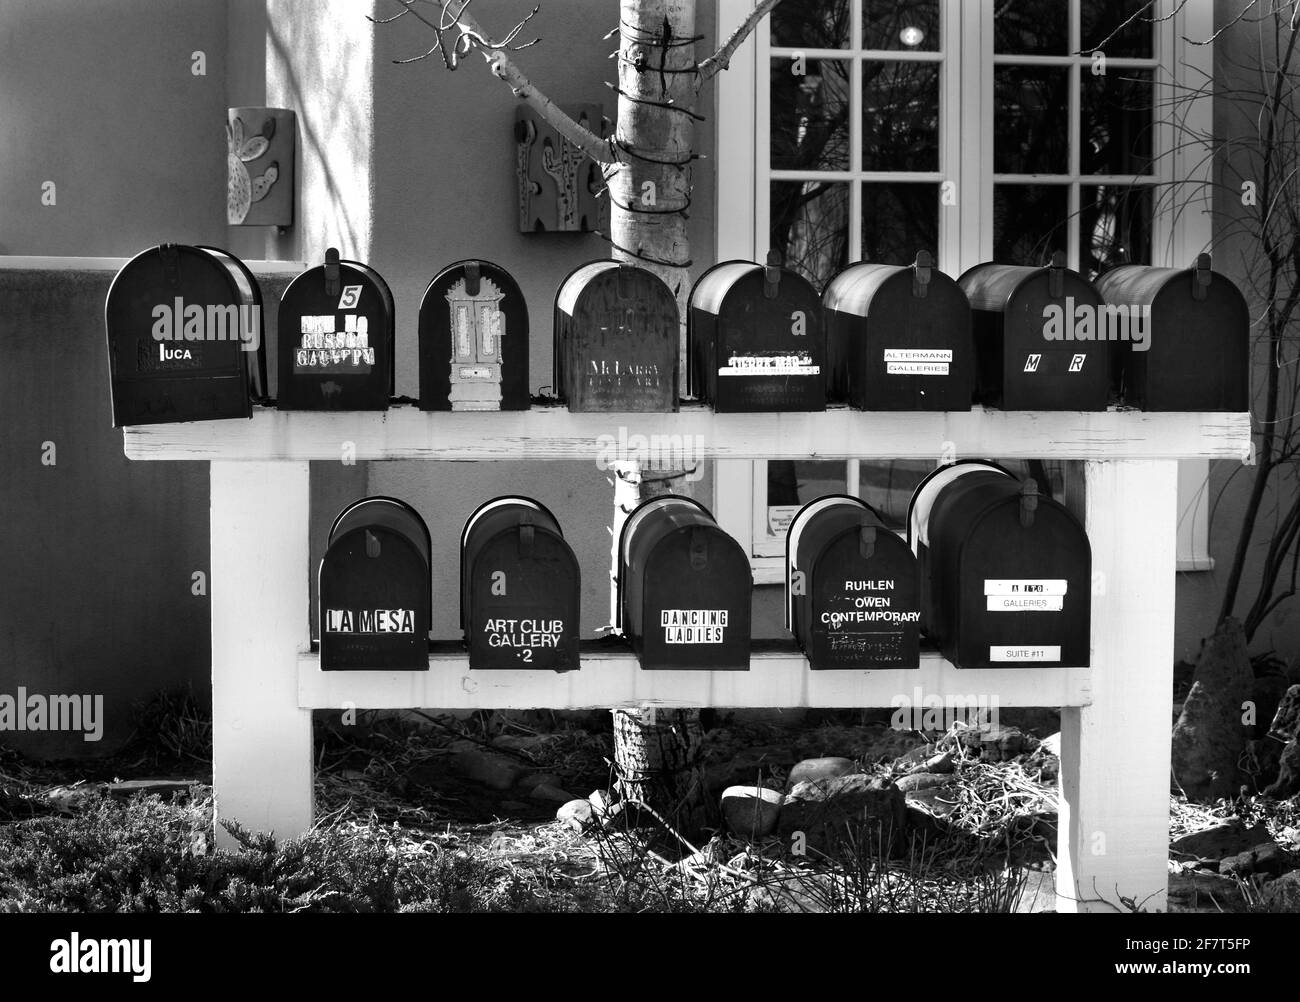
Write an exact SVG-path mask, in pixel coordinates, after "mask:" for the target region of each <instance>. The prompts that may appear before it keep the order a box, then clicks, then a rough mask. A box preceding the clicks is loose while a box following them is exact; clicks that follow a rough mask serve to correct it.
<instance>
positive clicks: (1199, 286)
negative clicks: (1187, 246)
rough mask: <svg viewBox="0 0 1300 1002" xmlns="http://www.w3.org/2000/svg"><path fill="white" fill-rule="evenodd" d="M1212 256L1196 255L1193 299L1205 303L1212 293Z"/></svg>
mask: <svg viewBox="0 0 1300 1002" xmlns="http://www.w3.org/2000/svg"><path fill="white" fill-rule="evenodd" d="M1211 278H1213V276H1212V275H1211V274H1210V255H1209V254H1198V255H1196V270H1195V271H1194V272H1193V281H1192V298H1193V299H1195V300H1198V301H1203V300H1204V299H1205V297H1206V296H1207V295H1208V294H1209V291H1210V280H1211Z"/></svg>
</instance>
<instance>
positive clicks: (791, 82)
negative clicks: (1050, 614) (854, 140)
mask: <svg viewBox="0 0 1300 1002" xmlns="http://www.w3.org/2000/svg"><path fill="white" fill-rule="evenodd" d="M804 62H805V63H806V65H804V66H800V65H799V63H798V62H797V61H795V62H792V61H791V60H789V59H785V58H780V57H778V58H774V59H773V60H772V109H771V126H772V169H773V170H848V169H849V87H848V85H849V64H848V63H847V62H845V61H843V60H838V59H808V60H805V61H804ZM798 69H805V70H807V72H806V73H804V74H802V75H799V74H797V73H795V72H794V71H795V70H798Z"/></svg>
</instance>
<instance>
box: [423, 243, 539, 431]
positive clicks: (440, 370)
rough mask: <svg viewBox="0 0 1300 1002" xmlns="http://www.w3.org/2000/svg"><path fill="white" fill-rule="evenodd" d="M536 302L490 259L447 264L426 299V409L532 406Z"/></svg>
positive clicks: (520, 408)
mask: <svg viewBox="0 0 1300 1002" xmlns="http://www.w3.org/2000/svg"><path fill="white" fill-rule="evenodd" d="M528 403H529V398H528V305H527V304H526V303H525V302H524V295H523V293H522V292H520V291H519V284H518V283H517V282H516V281H515V280H514V279H513V278H511V277H510V274H509V273H508V272H507V271H506V270H505V269H504V268H501V267H499V266H498V265H495V264H492V263H490V262H488V261H457V262H456V263H455V264H453V265H451V266H449V267H447V268H444V269H443V270H442V271H440V272H439V273H438V275H437V277H436V278H434V280H433V281H432V282H430V283H429V287H428V289H426V290H425V293H424V300H423V301H422V302H421V303H420V409H421V410H426V411H447V410H452V411H526V410H528Z"/></svg>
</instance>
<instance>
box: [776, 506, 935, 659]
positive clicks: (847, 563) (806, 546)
mask: <svg viewBox="0 0 1300 1002" xmlns="http://www.w3.org/2000/svg"><path fill="white" fill-rule="evenodd" d="M785 559H786V627H787V628H788V629H789V630H790V632H791V633H793V634H794V637H795V639H796V640H797V641H798V642H799V646H800V647H801V648H802V649H803V652H804V653H805V654H806V655H807V656H808V662H809V664H810V666H811V667H812V668H814V669H819V668H919V667H920V619H921V612H920V606H919V600H920V593H919V589H918V586H917V576H916V558H915V557H914V556H912V551H911V550H910V549H908V546H907V543H905V542H904V541H903V540H902V539H901V538H899V536H898V535H897V534H895V533H894V532H892V531H891V530H890V529H888V528H886V526H885V524H884V522H883V521H882V520H881V518H880V516H879V514H878V513H877V512H876V511H875V510H874V509H873V508H871V506H870V505H868V504H866V503H865V502H863V501H860V500H859V499H858V498H854V497H848V496H847V495H830V496H827V497H821V498H818V499H816V500H815V501H810V502H809V503H808V504H806V505H804V506H803V507H802V508H801V509H799V512H798V514H796V515H795V517H794V519H793V520H792V521H791V522H790V528H789V531H788V532H787V533H786V550H785Z"/></svg>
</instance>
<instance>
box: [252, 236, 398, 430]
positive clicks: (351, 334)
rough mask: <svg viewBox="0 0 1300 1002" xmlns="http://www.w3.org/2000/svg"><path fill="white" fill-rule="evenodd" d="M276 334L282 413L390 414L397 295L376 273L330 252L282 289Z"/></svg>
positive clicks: (279, 398) (335, 251)
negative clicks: (352, 412) (394, 305)
mask: <svg viewBox="0 0 1300 1002" xmlns="http://www.w3.org/2000/svg"><path fill="white" fill-rule="evenodd" d="M279 332H280V333H279V348H278V355H277V358H278V359H279V374H278V380H277V381H278V386H277V387H276V394H277V401H276V403H277V406H278V407H279V408H280V409H281V410H309V411H383V410H387V409H388V398H389V397H390V396H391V395H392V392H393V340H394V328H393V296H392V293H391V292H389V291H388V285H387V283H386V282H385V281H384V280H383V279H382V278H381V277H380V276H379V272H377V271H375V270H374V269H373V268H371V267H369V266H368V265H364V264H360V263H359V262H357V261H341V260H339V252H338V251H337V250H335V249H334V248H333V247H331V248H330V249H329V250H327V251H326V252H325V263H324V264H322V265H317V266H316V267H315V268H308V269H307V270H306V271H304V272H303V273H302V274H301V275H299V276H298V277H297V278H295V279H294V280H293V281H292V282H290V283H289V287H288V288H287V289H285V290H284V296H283V298H282V299H281V302H280V322H279Z"/></svg>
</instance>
